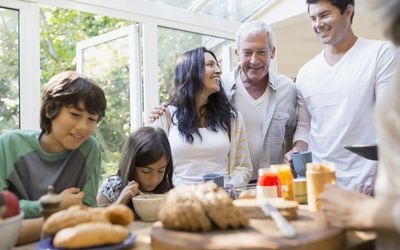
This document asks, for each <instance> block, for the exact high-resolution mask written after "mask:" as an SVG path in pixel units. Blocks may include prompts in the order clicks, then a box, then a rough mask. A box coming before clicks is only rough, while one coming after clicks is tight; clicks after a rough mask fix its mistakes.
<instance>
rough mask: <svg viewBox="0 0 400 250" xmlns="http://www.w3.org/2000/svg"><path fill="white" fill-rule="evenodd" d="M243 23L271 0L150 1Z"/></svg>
mask: <svg viewBox="0 0 400 250" xmlns="http://www.w3.org/2000/svg"><path fill="white" fill-rule="evenodd" d="M148 1H151V2H159V3H162V4H166V5H171V6H174V7H178V8H184V9H187V10H190V11H193V12H198V13H202V14H207V15H212V16H218V17H223V18H226V19H229V20H235V21H240V22H243V21H245V20H247V19H248V18H249V17H250V16H252V15H253V14H254V13H256V12H257V11H258V10H259V9H261V8H263V7H264V6H265V5H267V4H268V3H269V2H270V1H271V0H213V1H210V0H148Z"/></svg>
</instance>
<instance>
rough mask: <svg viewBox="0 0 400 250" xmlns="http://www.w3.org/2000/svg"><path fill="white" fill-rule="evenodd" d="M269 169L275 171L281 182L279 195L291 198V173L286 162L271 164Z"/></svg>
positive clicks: (286, 198) (287, 198)
mask: <svg viewBox="0 0 400 250" xmlns="http://www.w3.org/2000/svg"><path fill="white" fill-rule="evenodd" d="M271 169H272V170H275V171H277V173H278V178H279V181H280V182H281V196H282V198H284V199H285V200H293V175H292V171H291V170H290V166H289V165H288V164H277V165H271Z"/></svg>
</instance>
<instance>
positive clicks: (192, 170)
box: [168, 106, 230, 186]
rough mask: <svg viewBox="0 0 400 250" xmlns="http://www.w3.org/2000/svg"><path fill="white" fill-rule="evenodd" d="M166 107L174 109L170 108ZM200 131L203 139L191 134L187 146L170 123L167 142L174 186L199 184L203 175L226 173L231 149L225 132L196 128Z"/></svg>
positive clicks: (176, 128) (175, 127) (175, 126)
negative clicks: (190, 140)
mask: <svg viewBox="0 0 400 250" xmlns="http://www.w3.org/2000/svg"><path fill="white" fill-rule="evenodd" d="M169 108H170V110H171V109H173V108H171V106H169ZM174 111H175V110H173V112H174ZM173 112H171V113H173ZM176 124H177V123H176ZM199 132H200V134H201V137H202V139H200V137H199V136H198V135H196V134H193V137H194V140H193V143H188V142H186V141H185V139H184V138H183V137H182V136H181V135H180V134H179V130H178V126H177V125H174V123H171V127H170V129H169V133H168V139H169V143H170V145H171V153H172V159H173V165H174V175H173V183H174V185H175V186H179V185H182V184H195V183H202V182H203V178H202V177H203V175H206V174H211V173H222V174H227V171H228V153H229V148H230V141H229V136H228V133H227V132H225V131H221V130H218V131H217V132H214V131H211V130H209V129H207V128H199Z"/></svg>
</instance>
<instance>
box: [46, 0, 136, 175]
mask: <svg viewBox="0 0 400 250" xmlns="http://www.w3.org/2000/svg"><path fill="white" fill-rule="evenodd" d="M40 15H41V25H40V50H41V53H40V54H41V58H40V59H41V61H40V63H41V83H42V85H43V84H45V83H46V82H47V81H48V80H49V79H50V78H51V77H52V76H53V75H55V74H57V73H59V72H62V71H65V70H76V44H77V43H78V42H81V41H84V40H87V39H89V38H93V37H96V36H99V35H102V34H105V33H108V32H111V31H114V30H117V29H120V28H121V27H125V26H128V25H131V24H132V22H129V21H125V20H120V19H115V18H110V17H107V16H100V15H95V14H91V13H86V12H81V11H77V10H68V9H63V8H56V7H49V6H45V5H42V6H41V9H40ZM125 48H126V41H124V40H123V39H120V40H115V41H112V42H110V43H105V44H102V45H99V46H95V47H92V48H90V49H87V50H85V51H84V60H85V61H86V64H85V68H84V69H83V71H84V73H85V74H87V75H89V76H90V77H92V78H94V79H95V80H97V81H98V83H99V85H100V86H101V87H102V88H103V89H104V91H105V94H106V98H107V101H108V105H107V111H106V117H105V118H104V119H103V121H102V122H101V123H100V125H99V126H98V129H97V131H96V135H95V136H96V138H97V139H98V141H99V143H100V146H101V150H102V178H104V177H105V176H107V175H110V174H112V173H115V172H116V166H117V164H118V162H119V160H120V153H121V151H122V147H123V145H124V143H125V141H126V136H127V134H128V133H129V126H130V124H129V112H128V110H129V101H127V100H129V91H128V89H129V87H127V84H126V82H127V70H128V69H127V67H126V60H127V59H126V58H127V57H126V55H125V56H122V57H121V55H123V53H124V52H123V51H124V49H125ZM117 55H118V56H117ZM117 57H118V59H116V58H117ZM101 63H106V64H108V65H112V67H110V68H106V66H105V65H106V64H101Z"/></svg>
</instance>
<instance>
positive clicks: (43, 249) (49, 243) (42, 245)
mask: <svg viewBox="0 0 400 250" xmlns="http://www.w3.org/2000/svg"><path fill="white" fill-rule="evenodd" d="M135 240H136V234H133V233H129V236H128V238H127V239H126V240H124V241H123V242H122V243H120V244H114V245H103V246H99V247H93V248H80V249H86V250H118V249H125V248H127V247H129V246H130V245H132V244H133V243H134V242H135ZM61 249H63V248H55V247H54V246H53V238H52V237H47V238H44V239H42V240H41V241H39V242H38V243H36V250H61Z"/></svg>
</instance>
